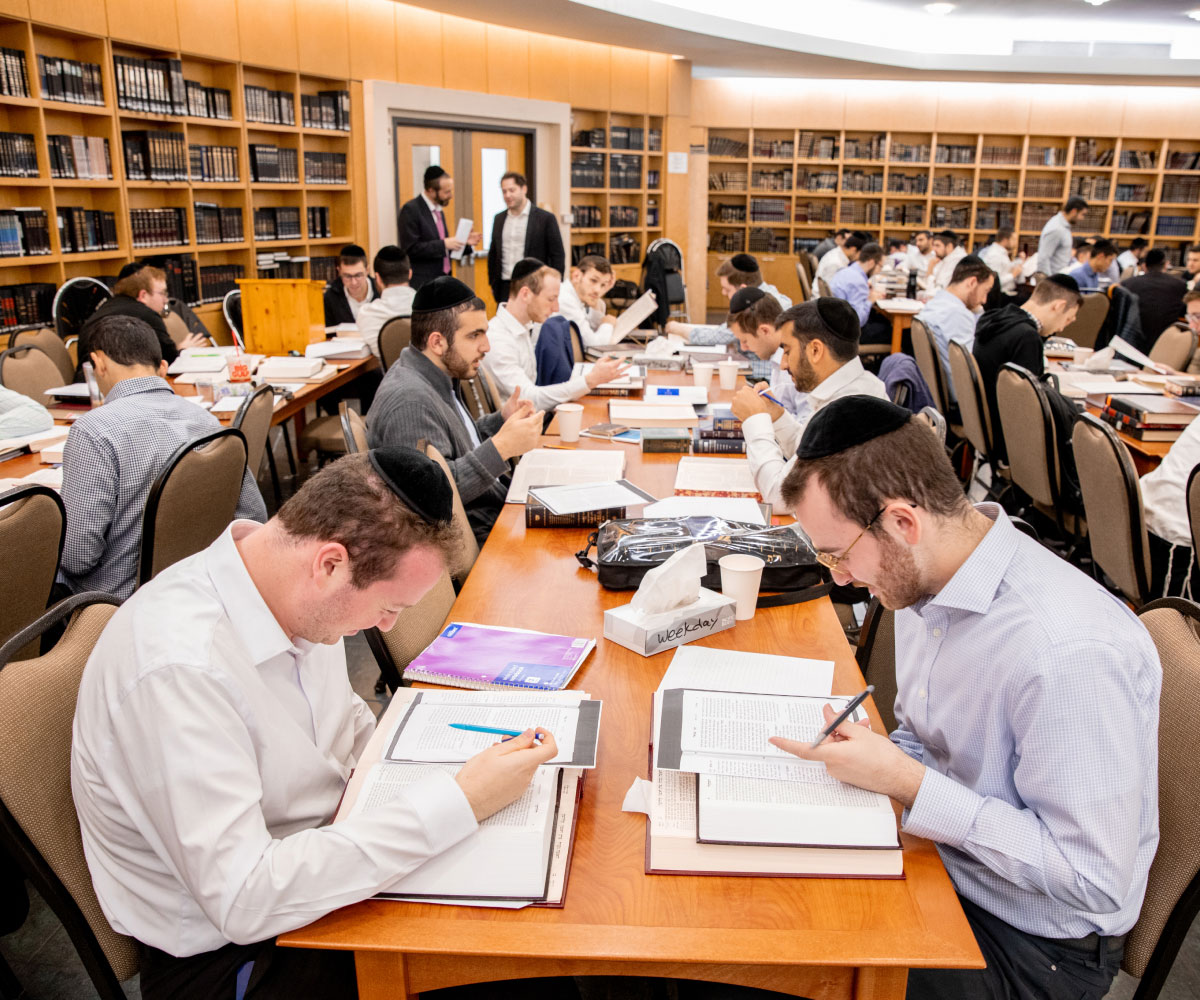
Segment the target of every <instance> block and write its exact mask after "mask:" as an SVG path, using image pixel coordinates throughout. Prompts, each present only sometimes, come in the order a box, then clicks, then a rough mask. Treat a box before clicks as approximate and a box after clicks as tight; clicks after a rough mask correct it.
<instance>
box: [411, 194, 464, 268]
mask: <svg viewBox="0 0 1200 1000" xmlns="http://www.w3.org/2000/svg"><path fill="white" fill-rule="evenodd" d="M446 232H447V235H452V234H451V233H450V230H449V225H448V224H447V229H446ZM400 249H401V250H403V251H404V252H405V253H406V254H408V260H409V263H410V264H411V265H412V277H411V278H410V279H409V282H408V283H409V284H410V285H412V287H413V288H420V287H421V286H422V285H423V284H425V282H427V281H430V280H432V279H433V278H436V277H437V276H438V275H440V274H442V273H443V272H442V267H443V261H445V259H446V256H447V253H446V244H445V242H444V241H443V240H442V237H441V236H439V235H438V230H437V223H436V222H434V221H433V213H432V212H431V211H430V210H429V206H428V205H426V204H425V199H424V198H422V197H421V196H420V195H417V196H416V197H415V198H413V199H411V200H410V201H406V202H405V203H404V204H403V205H402V206H401V207H400Z"/></svg>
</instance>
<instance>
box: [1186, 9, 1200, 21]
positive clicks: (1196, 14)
mask: <svg viewBox="0 0 1200 1000" xmlns="http://www.w3.org/2000/svg"><path fill="white" fill-rule="evenodd" d="M1187 16H1188V17H1190V18H1191V19H1192V20H1193V21H1200V10H1189V11H1188V12H1187Z"/></svg>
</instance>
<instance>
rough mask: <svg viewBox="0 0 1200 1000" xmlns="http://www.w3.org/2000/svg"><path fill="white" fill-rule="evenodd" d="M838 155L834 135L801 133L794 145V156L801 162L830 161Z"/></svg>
mask: <svg viewBox="0 0 1200 1000" xmlns="http://www.w3.org/2000/svg"><path fill="white" fill-rule="evenodd" d="M837 154H838V139H837V136H836V135H818V134H817V133H816V132H801V133H800V138H799V141H798V142H797V143H796V156H797V157H798V158H799V159H801V160H832V159H835V158H836V157H837Z"/></svg>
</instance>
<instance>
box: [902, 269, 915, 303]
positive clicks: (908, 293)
mask: <svg viewBox="0 0 1200 1000" xmlns="http://www.w3.org/2000/svg"><path fill="white" fill-rule="evenodd" d="M904 295H905V297H906V298H910V299H915V298H916V297H917V272H916V271H915V270H909V272H908V287H907V288H906V289H905V290H904Z"/></svg>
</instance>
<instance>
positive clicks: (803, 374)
mask: <svg viewBox="0 0 1200 1000" xmlns="http://www.w3.org/2000/svg"><path fill="white" fill-rule="evenodd" d="M775 327H776V329H777V330H778V331H779V335H780V336H779V346H780V347H781V348H783V359H782V361H783V368H784V369H786V370H787V371H788V372H789V373H790V374H791V376H792V381H794V382H795V383H796V388H797V390H799V391H800V392H805V393H808V396H807V397H806V399H807V404H808V405H807V407H806V408H805V409H803V410H802V411H801V412H800V413H799V415H797V416H792V414H790V413H788V412H787V411H785V410H784V408H783V407H782V406H779V405H778V404H776V403H773V402H772V401H771V400H769V399H768V398H767V397H766V396H763V395H760V394H759V392H758V391H757V390H756V389H754V388H753V387H751V386H748V385H746V386H742V388H741V389H739V390H738V391H737V392H736V393H735V394H734V397H733V402H732V404H731V405H732V408H733V415H734V416H735V417H737V418H738V419H739V420H740V421H741V422H742V434H743V435H744V436H745V438H746V457H747V458H748V459H749V460H750V469H751V471H752V472H753V473H754V482H755V483H756V484H757V486H758V491H759V493H761V494H762V498H763V500H764V501H765V502H766V503H774V504H777V503H780V502H781V501H782V500H783V494H782V492H781V490H782V487H783V481H784V478H785V477H786V476H787V473H788V471H789V469H790V468H791V467H792V464H793V463H794V462H795V461H796V460H795V458H794V457H793V456H794V455H795V453H796V446H797V444H798V443H799V441H800V436H801V435H802V434H803V433H804V427H805V425H806V424H807V422H808V421H809V420H811V419H812V416H813V414H814V413H816V412H817V411H818V410H819V409H821V407H823V406H825V405H826V404H827V403H829V402H831V401H833V400H835V399H838V398H839V397H841V396H853V395H863V394H865V395H868V396H875V397H877V398H879V399H887V389H886V387H885V386H884V384H883V382H881V381H880V380H879V378H878V377H877V376H875V375H872V374H871V373H870V372H869V371H867V370H866V369H865V368H863V366H862V362H861V361H860V360H859V358H858V340H859V326H858V317H857V316H856V315H855V313H854V309H853V307H852V306H851V305H850V304H849V303H848V302H845V301H843V300H842V299H835V298H832V297H828V296H825V297H822V298H817V299H810V300H809V301H808V302H803V303H801V304H800V305H798V306H792V308H791V309H785V310H784V311H783V312H782V313H780V315H779V319H777V320H776V321H775Z"/></svg>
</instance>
